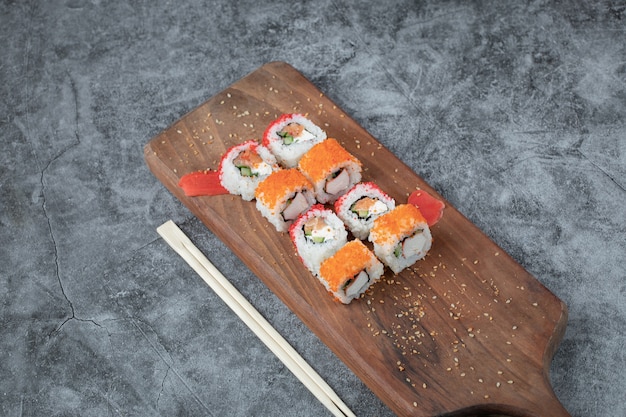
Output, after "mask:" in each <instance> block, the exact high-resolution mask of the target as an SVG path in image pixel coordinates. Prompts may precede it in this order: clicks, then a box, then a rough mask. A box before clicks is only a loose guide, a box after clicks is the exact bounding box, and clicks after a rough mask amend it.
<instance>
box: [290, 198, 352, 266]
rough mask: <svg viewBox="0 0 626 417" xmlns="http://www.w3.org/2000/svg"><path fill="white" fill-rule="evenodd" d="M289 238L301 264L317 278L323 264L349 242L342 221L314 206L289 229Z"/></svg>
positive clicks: (322, 207) (328, 211) (323, 209)
mask: <svg viewBox="0 0 626 417" xmlns="http://www.w3.org/2000/svg"><path fill="white" fill-rule="evenodd" d="M289 236H290V237H291V240H292V242H293V244H294V246H295V247H296V251H297V253H298V256H299V257H300V259H301V260H302V263H303V264H304V265H305V266H306V267H307V268H308V270H309V271H310V272H311V273H312V274H313V275H317V274H318V272H319V267H320V264H321V263H322V261H324V260H325V259H327V258H328V257H330V256H331V255H333V254H334V253H335V252H336V251H337V250H338V249H339V248H341V247H342V246H343V245H345V244H346V242H347V241H348V232H347V231H346V227H345V226H344V224H343V222H342V221H341V220H340V219H339V217H337V215H336V214H335V213H334V212H333V211H332V210H330V209H327V208H325V207H324V206H323V205H321V204H316V205H314V206H313V207H311V208H310V209H309V210H308V211H307V212H306V213H304V214H302V215H301V216H300V217H298V219H297V220H296V221H294V222H293V224H292V225H291V227H289Z"/></svg>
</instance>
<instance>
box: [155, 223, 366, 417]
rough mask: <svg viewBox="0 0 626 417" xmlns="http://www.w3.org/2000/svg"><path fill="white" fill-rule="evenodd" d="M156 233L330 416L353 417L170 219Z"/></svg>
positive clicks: (311, 369)
mask: <svg viewBox="0 0 626 417" xmlns="http://www.w3.org/2000/svg"><path fill="white" fill-rule="evenodd" d="M157 232H158V233H159V235H161V237H162V238H163V239H164V240H165V241H166V242H167V243H168V244H169V245H170V246H171V247H172V249H174V250H175V251H176V252H177V253H178V254H179V255H180V256H181V257H182V258H183V259H184V260H185V261H186V262H187V263H188V264H189V266H191V267H192V268H193V269H194V270H195V271H196V272H197V273H198V275H200V277H201V278H202V279H203V280H204V281H205V282H206V283H207V284H208V285H209V287H211V289H212V290H213V291H215V293H217V295H218V296H219V297H220V298H221V299H222V300H224V302H225V303H226V304H227V305H228V306H229V307H230V308H231V309H232V310H233V311H234V312H235V313H236V314H237V316H239V318H240V319H241V320H242V321H243V322H244V323H245V324H246V325H247V326H248V327H249V328H250V330H252V331H253V332H254V334H256V335H257V337H258V338H259V339H261V341H262V342H263V343H265V345H266V346H267V347H268V348H269V349H270V350H271V351H272V352H273V353H274V355H276V356H277V357H278V358H279V359H280V360H281V361H282V362H283V363H284V364H285V366H287V368H288V369H289V370H290V371H291V372H292V373H293V374H294V375H295V376H296V377H297V378H298V379H299V380H300V381H301V382H302V383H303V384H304V385H305V386H306V387H307V388H308V389H309V390H310V391H311V393H312V394H313V395H315V397H316V398H317V399H318V400H319V401H320V402H321V403H322V404H323V405H324V406H325V407H326V408H327V409H328V410H329V411H330V412H331V413H333V415H334V416H337V417H346V416H351V417H356V416H355V415H354V414H353V413H352V411H350V409H349V408H348V406H347V405H345V404H344V403H343V401H341V399H340V398H339V396H338V395H337V394H336V393H335V392H334V391H333V389H332V388H331V387H330V386H329V385H328V384H327V383H326V382H325V381H324V380H323V379H322V378H321V377H320V376H319V374H318V373H317V372H315V370H314V369H313V368H311V366H310V365H309V364H308V363H307V362H306V361H305V360H304V359H303V358H302V357H301V356H300V355H299V354H298V352H296V350H295V349H294V348H293V347H292V346H291V345H290V344H289V343H288V342H287V341H286V340H285V339H284V338H283V337H282V336H281V335H280V334H279V333H278V332H277V331H276V329H274V328H273V327H272V325H271V324H269V322H267V320H265V318H264V317H263V316H262V315H261V314H260V313H259V312H258V311H257V310H256V309H255V308H254V307H253V306H252V304H250V303H249V302H248V300H246V298H245V297H244V296H243V295H241V293H240V292H239V291H237V289H236V288H235V287H234V286H233V285H232V284H231V283H230V282H229V281H228V280H227V279H226V277H224V275H222V273H221V272H220V271H219V270H218V269H217V268H216V267H215V266H214V265H213V264H212V263H211V262H210V261H209V260H208V259H207V258H206V257H205V256H204V254H203V253H202V252H200V250H199V249H198V248H197V247H196V246H195V245H194V244H193V243H192V242H191V240H189V238H188V237H187V235H185V233H183V231H182V230H180V229H179V228H178V226H176V224H175V223H174V222H173V221H172V220H169V221H167V222H165V223H164V224H162V225H161V226H159V227H158V228H157Z"/></svg>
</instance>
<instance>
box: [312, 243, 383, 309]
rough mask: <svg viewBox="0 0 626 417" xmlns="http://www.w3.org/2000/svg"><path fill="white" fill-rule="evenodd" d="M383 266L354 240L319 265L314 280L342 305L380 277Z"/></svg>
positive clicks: (357, 295)
mask: <svg viewBox="0 0 626 417" xmlns="http://www.w3.org/2000/svg"><path fill="white" fill-rule="evenodd" d="M383 272H384V266H383V264H382V263H381V262H380V261H379V260H378V259H377V258H376V256H375V255H374V254H373V253H372V251H370V250H369V249H368V248H367V246H365V245H364V244H363V242H361V241H360V240H358V239H355V240H352V241H350V242H348V243H346V244H345V245H344V246H343V247H341V248H340V249H339V250H338V251H337V252H335V254H334V255H333V256H331V257H330V258H328V259H326V260H325V261H324V262H322V264H321V266H320V272H319V275H318V279H319V280H320V282H321V283H322V284H323V285H324V286H325V287H326V289H327V290H328V291H329V292H330V293H331V294H333V295H334V296H335V298H336V299H337V300H339V301H341V302H342V303H344V304H349V303H350V301H352V300H354V299H355V298H358V297H360V296H361V294H363V293H364V292H365V291H366V290H367V289H368V288H369V287H370V286H371V285H372V284H373V283H374V282H376V281H378V280H379V279H380V277H381V276H382V275H383Z"/></svg>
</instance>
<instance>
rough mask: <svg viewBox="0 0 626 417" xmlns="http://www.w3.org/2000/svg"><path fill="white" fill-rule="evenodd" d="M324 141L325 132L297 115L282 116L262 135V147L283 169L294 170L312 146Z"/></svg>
mask: <svg viewBox="0 0 626 417" xmlns="http://www.w3.org/2000/svg"><path fill="white" fill-rule="evenodd" d="M325 139H326V132H324V131H323V130H322V129H321V128H320V127H319V126H317V125H316V124H315V123H313V122H312V121H311V120H309V119H307V118H306V117H305V116H304V115H302V114H299V113H290V114H283V115H282V116H281V117H279V118H278V119H276V120H275V121H273V122H272V123H270V124H269V126H268V127H267V129H265V133H264V134H263V146H265V147H267V148H268V149H269V150H270V151H272V153H273V154H274V155H275V156H276V159H277V160H278V162H279V163H280V164H281V165H283V166H284V167H285V168H294V167H295V166H296V165H298V161H299V160H300V158H301V157H302V155H304V154H305V153H306V152H307V151H308V150H309V149H311V148H312V147H313V145H315V144H317V143H320V142H322V141H323V140H325Z"/></svg>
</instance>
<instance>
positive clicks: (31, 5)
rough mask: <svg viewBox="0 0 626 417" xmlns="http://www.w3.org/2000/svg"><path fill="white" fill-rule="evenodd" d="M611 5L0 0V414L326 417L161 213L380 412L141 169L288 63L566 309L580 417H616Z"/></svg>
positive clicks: (624, 402)
mask: <svg viewBox="0 0 626 417" xmlns="http://www.w3.org/2000/svg"><path fill="white" fill-rule="evenodd" d="M625 35H626V4H625V3H624V2H623V1H606V0H603V1H597V2H587V1H580V0H579V1H576V0H574V1H570V2H548V1H528V2H518V1H482V2H465V1H433V0H426V1H408V0H407V1H392V2H376V1H362V2H358V1H354V0H352V1H339V0H322V1H318V2H300V3H294V2H292V1H284V0H283V1H280V0H279V1H250V0H244V1H237V2H232V1H227V0H216V1H201V0H192V1H183V2H173V1H166V0H158V1H146V0H138V1H132V2H126V1H119V0H116V1H109V2H105V1H101V0H91V1H88V0H65V1H62V0H52V1H46V2H42V1H34V0H26V1H9V0H6V1H1V2H0V45H1V46H2V48H1V49H0V60H1V61H0V241H1V242H3V243H2V245H1V249H0V302H1V307H0V414H1V415H3V416H71V415H76V416H78V415H80V416H105V415H106V416H156V415H163V416H173V415H210V416H224V415H229V416H251V415H254V416H275V415H289V416H319V415H327V414H328V413H327V411H326V409H325V408H324V407H323V406H322V405H321V404H319V403H318V402H317V400H316V399H315V398H314V397H313V396H312V395H311V394H310V393H309V392H308V391H307V390H306V389H305V388H304V387H303V386H302V385H301V384H300V383H299V382H298V380H297V379H296V378H295V377H293V376H292V375H291V373H290V372H289V371H288V370H287V369H286V368H285V367H284V366H283V365H282V363H281V362H280V361H278V360H277V359H276V358H275V357H273V356H272V354H271V353H270V352H269V351H268V350H267V349H266V348H265V346H264V345H262V344H261V342H259V341H258V340H257V339H256V338H255V337H254V335H253V334H252V333H251V332H250V331H249V330H248V329H247V327H246V326H245V325H243V324H242V323H241V322H240V321H239V319H238V318H237V317H236V316H235V315H234V314H233V313H231V312H230V310H229V309H228V308H227V307H226V306H225V305H224V304H223V303H222V302H221V300H219V299H218V298H217V297H216V296H215V294H214V293H212V292H211V290H210V289H209V288H208V287H206V285H205V284H204V283H203V282H202V281H201V280H200V279H199V278H198V277H197V276H196V275H195V273H194V272H193V271H192V270H191V269H190V268H189V267H188V266H187V265H186V264H185V263H184V262H183V261H182V260H181V259H180V258H178V257H177V256H176V255H175V254H174V253H173V252H172V251H171V249H170V248H169V247H168V246H167V245H166V244H165V243H164V242H163V241H162V240H161V239H160V238H159V237H158V235H157V234H156V231H155V229H156V227H157V226H159V225H160V224H162V223H163V222H165V221H166V220H168V219H173V220H174V221H175V222H176V223H177V224H179V225H180V226H181V228H182V229H183V230H184V231H185V232H186V233H188V234H189V236H190V237H191V238H192V240H194V242H195V243H196V244H197V245H198V246H199V247H200V248H201V249H202V250H203V251H204V252H205V253H206V254H207V256H208V257H209V258H210V259H211V260H212V261H213V262H214V263H215V264H216V266H217V267H218V268H219V269H220V270H221V271H222V272H223V273H224V274H225V275H226V276H228V277H229V279H231V280H232V282H233V283H234V284H235V285H236V286H237V287H238V288H239V289H240V291H241V292H242V293H243V294H244V295H245V296H246V297H248V298H249V299H250V300H251V301H252V303H253V304H254V305H255V306H256V307H257V308H258V309H259V310H260V311H261V312H262V313H263V314H264V315H265V316H266V317H267V318H268V320H269V321H270V322H271V323H272V324H273V325H274V326H275V327H276V328H277V329H278V330H279V332H280V333H281V334H283V335H284V336H285V337H286V338H287V339H288V341H289V342H291V343H292V344H293V345H294V347H295V348H296V349H297V350H298V351H299V352H300V353H301V354H302V355H303V356H304V357H305V358H306V359H307V360H308V361H309V362H310V363H312V364H314V365H315V367H316V369H317V370H318V372H320V374H321V375H322V376H323V377H324V378H325V379H326V380H327V381H328V382H329V384H330V385H331V386H332V387H333V388H334V389H335V390H336V391H337V392H338V393H339V395H340V396H341V397H342V398H343V399H344V401H345V402H346V403H347V404H348V405H349V406H350V407H351V408H352V409H353V410H354V412H355V413H356V414H357V415H358V416H389V415H391V412H390V411H389V410H388V409H387V408H386V406H385V405H383V404H382V403H381V402H380V401H379V400H378V399H377V398H376V397H375V396H374V395H373V394H372V393H371V392H370V391H369V390H368V389H367V388H366V387H365V386H364V385H363V384H362V383H361V382H360V381H359V380H358V379H357V378H356V377H355V376H354V375H353V374H352V373H351V372H350V371H349V370H348V369H347V368H346V367H345V366H344V365H343V364H342V363H341V362H340V361H339V360H338V359H337V358H336V357H334V355H332V353H331V352H330V351H329V350H328V349H327V348H326V347H325V345H323V344H322V343H321V342H320V341H319V340H318V339H317V338H316V337H315V336H314V335H312V334H311V333H310V331H309V330H308V329H307V328H306V327H305V326H304V325H303V324H302V323H301V322H300V321H299V320H298V319H297V318H295V316H294V315H293V314H292V313H291V312H290V311H289V310H288V309H287V308H286V307H285V306H284V305H283V304H282V303H281V302H280V301H279V300H278V299H277V298H276V297H275V296H274V295H273V294H272V293H271V292H270V291H269V290H268V289H267V288H266V287H264V286H263V285H262V284H261V283H260V281H259V280H258V279H257V278H256V277H255V276H254V275H252V273H251V272H250V271H249V270H248V269H247V268H246V267H245V266H244V265H243V264H242V263H241V262H240V261H239V259H238V258H236V257H235V256H234V255H233V254H232V252H230V251H229V250H228V249H227V248H226V247H225V246H224V245H223V244H222V243H221V242H220V241H219V240H218V239H217V238H216V237H215V236H214V235H212V234H211V233H210V232H207V230H206V228H204V227H203V225H202V224H201V223H200V222H199V221H197V220H196V219H195V218H194V217H193V216H191V214H190V213H189V212H188V211H187V210H186V209H185V208H184V207H183V206H182V205H181V204H179V203H178V201H177V200H176V199H175V198H174V197H173V196H172V195H170V194H169V193H168V192H167V191H166V190H165V188H164V187H163V186H162V185H161V184H160V183H159V182H158V181H157V180H156V179H155V178H154V177H153V176H152V175H151V174H150V172H149V171H148V169H147V167H146V165H145V163H144V161H143V146H144V145H145V144H146V143H147V142H148V141H149V140H150V139H151V138H152V137H154V136H155V135H156V134H158V133H159V132H160V131H162V130H163V129H164V128H166V127H167V126H169V125H170V124H171V123H173V122H174V121H176V120H177V119H178V118H179V117H181V116H182V115H183V114H185V113H187V112H189V111H191V110H193V109H194V108H195V107H196V106H198V105H199V104H201V103H202V102H204V101H205V100H207V99H208V98H210V97H211V96H212V95H214V94H216V93H217V92H219V91H221V90H222V89H224V88H225V87H227V86H228V85H230V84H231V83H233V82H235V81H236V80H238V79H239V78H241V77H243V76H245V75H247V74H248V73H250V72H251V71H253V70H255V69H256V68H257V67H259V66H261V65H262V64H264V63H267V62H269V61H274V60H282V61H286V62H288V63H290V64H291V65H293V66H294V67H295V68H296V69H298V70H299V71H301V72H302V73H303V74H304V75H305V76H306V77H307V78H309V79H310V80H311V81H312V82H313V83H314V84H315V85H316V86H318V87H319V88H320V89H321V90H322V91H324V92H325V93H326V95H327V96H328V97H329V98H331V99H332V100H333V101H334V102H336V103H337V104H338V105H339V106H340V107H341V108H343V109H344V110H346V111H347V112H348V113H349V114H350V115H351V116H352V117H353V118H354V119H355V120H356V121H358V122H359V123H360V124H361V125H362V126H363V127H364V128H365V129H367V130H368V131H369V132H370V133H372V135H373V136H374V137H376V138H377V139H378V140H379V141H380V142H382V143H383V144H384V145H385V146H387V147H388V148H390V149H391V150H392V151H393V152H394V153H395V154H396V155H398V156H399V158H400V159H402V160H403V161H404V162H405V163H406V164H408V165H409V166H410V167H411V168H412V169H413V170H414V171H415V172H416V173H418V174H419V175H420V176H422V177H423V178H424V179H425V180H426V181H427V182H428V183H430V184H431V185H432V186H433V187H435V188H436V189H437V190H438V191H439V192H440V193H441V194H442V195H443V196H444V197H445V198H446V199H447V200H448V201H449V202H450V203H452V204H453V205H454V206H456V207H457V208H458V209H459V210H460V211H461V212H462V213H463V214H464V215H466V216H467V217H468V218H469V219H470V220H471V221H472V222H474V223H475V224H476V225H478V227H480V228H481V229H482V230H483V231H484V232H485V233H486V234H487V235H488V236H489V237H490V238H492V239H493V240H494V241H495V242H496V243H497V244H498V245H500V246H501V247H502V248H503V249H504V250H506V251H507V252H509V253H510V254H511V255H512V256H513V258H514V259H516V260H517V261H518V262H519V263H520V264H522V265H523V266H524V267H525V268H526V269H527V270H528V271H529V272H531V273H532V274H533V275H534V276H536V277H537V279H538V280H540V281H541V282H542V283H543V284H544V285H546V286H547V287H548V288H549V289H550V290H551V291H552V292H554V293H555V294H556V295H557V296H558V297H559V298H561V299H562V300H563V301H565V303H566V304H567V305H568V307H569V317H570V320H569V324H568V328H567V332H566V334H565V338H564V340H563V342H562V344H561V345H560V348H559V350H558V351H557V353H556V356H555V358H554V360H553V362H552V367H551V380H552V383H553V385H554V389H555V392H556V394H557V396H558V397H559V399H560V400H561V401H562V403H563V404H564V406H565V407H566V408H567V409H568V410H569V411H570V412H571V414H572V415H573V416H580V417H594V416H597V417H607V416H617V417H622V416H626V378H624V369H626V355H625V353H624V352H625V351H626V350H625V348H624V345H625V344H626V338H625V336H624V334H625V328H626V303H625V301H626V296H625V293H626V268H625V266H624V265H625V262H624V261H625V254H626V238H625V233H626V191H625V187H626V41H625V39H626V36H625Z"/></svg>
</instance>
